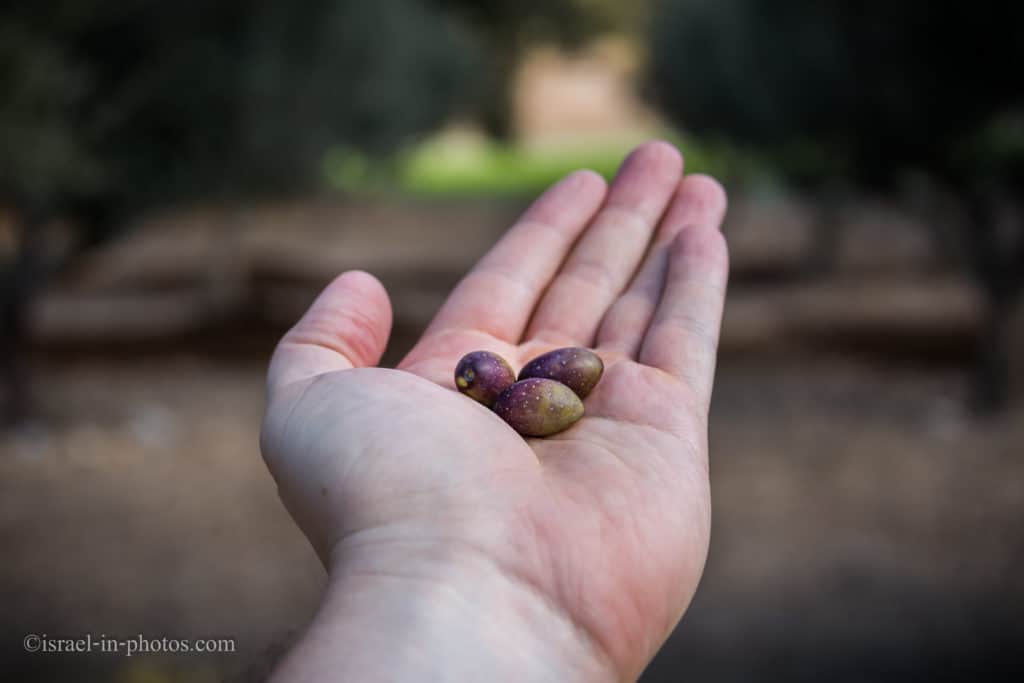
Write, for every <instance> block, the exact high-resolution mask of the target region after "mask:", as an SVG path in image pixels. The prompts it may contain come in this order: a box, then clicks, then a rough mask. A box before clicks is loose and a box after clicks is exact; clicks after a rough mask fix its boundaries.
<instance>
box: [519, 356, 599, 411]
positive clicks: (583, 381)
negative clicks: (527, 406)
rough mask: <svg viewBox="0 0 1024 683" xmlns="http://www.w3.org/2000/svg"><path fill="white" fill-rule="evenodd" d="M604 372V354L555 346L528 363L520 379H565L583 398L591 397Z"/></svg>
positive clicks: (557, 380) (559, 380) (565, 382)
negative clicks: (602, 360)
mask: <svg viewBox="0 0 1024 683" xmlns="http://www.w3.org/2000/svg"><path fill="white" fill-rule="evenodd" d="M603 372H604V363H603V362H601V357H600V356H598V355H597V354H596V353H594V352H593V351H591V350H589V349H582V348H578V347H570V348H565V349H555V350H554V351H549V352H548V353H545V354H544V355H542V356H537V357H536V358H534V359H533V360H532V361H530V362H529V363H527V364H526V367H524V368H523V369H522V371H520V373H519V379H520V380H524V379H528V378H530V377H546V378H547V379H553V380H555V381H556V382H561V383H562V384H564V385H566V386H567V387H569V388H570V389H572V390H573V391H575V392H576V395H577V396H579V397H580V399H584V398H586V397H587V394H589V393H590V392H591V391H592V390H593V389H594V387H595V386H597V383H598V381H599V380H600V379H601V374H602V373H603Z"/></svg>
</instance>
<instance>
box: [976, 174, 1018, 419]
mask: <svg viewBox="0 0 1024 683" xmlns="http://www.w3.org/2000/svg"><path fill="white" fill-rule="evenodd" d="M1008 197H1012V195H1008V194H1006V193H1005V191H1003V189H1002V188H992V187H986V188H982V189H977V190H974V191H972V192H971V193H970V196H969V197H968V200H967V202H968V209H969V215H970V219H971V220H970V221H969V223H968V225H966V226H965V227H964V230H966V231H968V234H967V235H965V239H964V243H965V244H966V245H967V249H968V257H969V258H970V260H971V264H970V265H971V268H972V270H973V273H974V276H975V279H976V280H977V282H978V283H979V284H980V285H981V286H982V288H983V289H984V292H985V295H986V298H987V299H988V310H987V311H986V316H987V318H986V322H985V325H984V326H983V329H982V330H981V339H979V343H978V361H977V366H976V372H975V387H974V395H975V400H976V405H977V408H978V409H979V410H980V411H981V412H985V413H992V412H998V411H1000V410H1002V409H1004V408H1005V407H1006V405H1007V403H1008V402H1009V400H1010V352H1011V349H1010V330H1009V327H1010V318H1011V316H1012V314H1013V310H1014V307H1015V306H1016V305H1017V303H1018V302H1019V301H1020V298H1021V289H1022V288H1024V222H1022V220H1021V212H1020V206H1019V203H1018V202H1016V201H1014V200H1008Z"/></svg>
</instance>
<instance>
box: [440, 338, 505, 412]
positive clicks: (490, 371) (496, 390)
mask: <svg viewBox="0 0 1024 683" xmlns="http://www.w3.org/2000/svg"><path fill="white" fill-rule="evenodd" d="M515 381H516V373H515V372H513V371H512V367H511V366H510V365H509V364H508V362H506V361H505V359H504V358H502V357H501V356H499V355H498V354H496V353H491V352H490V351H474V352H472V353H467V354H466V355H465V356H463V357H462V360H460V361H459V364H458V365H457V366H456V367H455V386H456V387H457V388H458V390H459V391H461V392H462V393H464V394H465V395H466V396H469V397H470V398H472V399H474V400H476V401H479V402H480V403H483V404H484V405H485V406H487V407H488V408H490V407H491V406H493V405H494V401H495V399H497V398H498V395H499V394H500V393H501V392H503V391H505V390H506V389H508V388H509V387H510V386H512V384H513V383H514V382H515Z"/></svg>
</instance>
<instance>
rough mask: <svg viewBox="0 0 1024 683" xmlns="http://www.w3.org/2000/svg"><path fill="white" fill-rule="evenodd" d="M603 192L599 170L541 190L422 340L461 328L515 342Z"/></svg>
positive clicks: (577, 174) (460, 286)
mask: <svg viewBox="0 0 1024 683" xmlns="http://www.w3.org/2000/svg"><path fill="white" fill-rule="evenodd" d="M606 191H607V185H606V183H605V181H604V179H603V178H602V177H601V176H600V175H598V174H597V173H594V172H593V171H577V172H575V173H572V174H570V175H568V176H566V177H565V178H564V179H563V180H561V181H560V182H559V183H557V184H556V185H555V186H554V187H552V188H550V189H549V190H548V191H547V192H545V193H544V194H543V195H541V197H540V198H539V199H537V201H535V202H534V203H533V205H532V206H530V208H529V209H527V211H526V212H525V213H524V214H523V216H522V218H520V219H519V221H518V222H517V223H516V224H515V225H513V226H512V228H510V229H509V231H508V232H506V233H505V235H504V236H503V237H502V238H501V240H500V241H499V242H498V243H497V244H496V245H495V246H494V247H493V248H492V249H491V250H490V251H489V252H488V253H487V254H486V255H484V257H483V258H482V259H481V260H480V262H479V263H477V265H476V266H475V267H474V268H473V270H471V271H470V272H469V274H468V275H466V277H464V278H463V279H462V281H461V282H460V283H459V284H458V285H457V286H456V287H455V290H454V291H452V293H451V295H450V296H449V297H448V300H447V301H446V302H445V304H444V306H442V308H441V310H440V311H439V312H438V314H437V316H436V317H435V318H434V320H433V321H432V322H431V323H430V326H429V327H428V328H427V331H426V333H425V334H424V335H423V339H424V340H427V339H429V338H430V337H431V336H432V335H435V334H438V333H441V332H445V331H448V330H452V329H463V330H478V331H481V332H485V333H487V334H490V335H492V336H494V337H496V338H498V339H501V340H503V341H506V342H509V343H510V344H518V343H519V339H520V337H521V336H522V334H523V330H524V329H525V328H526V323H527V322H528V321H529V319H530V316H531V315H532V314H533V309H534V307H535V306H536V305H537V301H538V300H539V299H540V296H541V294H542V293H543V292H544V290H545V289H546V288H547V286H548V283H549V282H550V281H551V279H552V278H553V277H554V276H555V273H557V272H558V268H559V266H561V264H562V261H563V260H564V259H565V256H566V254H567V253H568V252H569V249H570V248H571V247H572V245H573V243H574V242H575V241H576V238H577V237H578V236H579V234H580V233H581V232H583V229H584V228H586V226H587V224H588V223H589V222H590V220H591V218H593V216H594V214H595V213H596V212H597V210H598V209H599V208H600V207H601V204H602V203H603V202H604V196H605V192H606Z"/></svg>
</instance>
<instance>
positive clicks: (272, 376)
mask: <svg viewBox="0 0 1024 683" xmlns="http://www.w3.org/2000/svg"><path fill="white" fill-rule="evenodd" d="M390 332H391V303H390V301H389V300H388V295H387V292H386V291H385V290H384V287H383V285H381V284H380V282H379V281H378V280H377V278H375V277H373V276H372V275H370V274H369V273H364V272H361V271H349V272H347V273H344V274H342V275H340V276H339V277H338V278H336V279H335V280H334V282H332V283H331V284H329V285H328V286H327V288H326V289H325V290H324V291H323V292H322V293H321V294H320V296H318V297H317V299H316V301H314V302H313V305H312V306H310V308H309V310H308V311H307V312H306V314H305V315H304V316H303V317H302V319H301V320H299V322H298V323H296V325H295V327H293V328H292V329H291V330H289V331H288V333H287V334H285V336H284V338H283V339H282V340H281V342H280V343H279V344H278V346H277V349H276V350H275V351H274V357H273V358H272V359H271V362H270V371H269V373H268V386H269V389H270V391H271V392H273V391H274V390H275V389H279V388H282V387H284V386H287V385H288V384H291V383H293V382H298V381H300V380H304V379H309V378H311V377H315V376H317V375H322V374H324V373H327V372H332V371H335V370H347V369H349V368H352V367H364V366H368V365H376V364H377V363H378V362H379V361H380V357H381V354H383V353H384V347H385V346H386V345H387V340H388V335H389V334H390Z"/></svg>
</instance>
